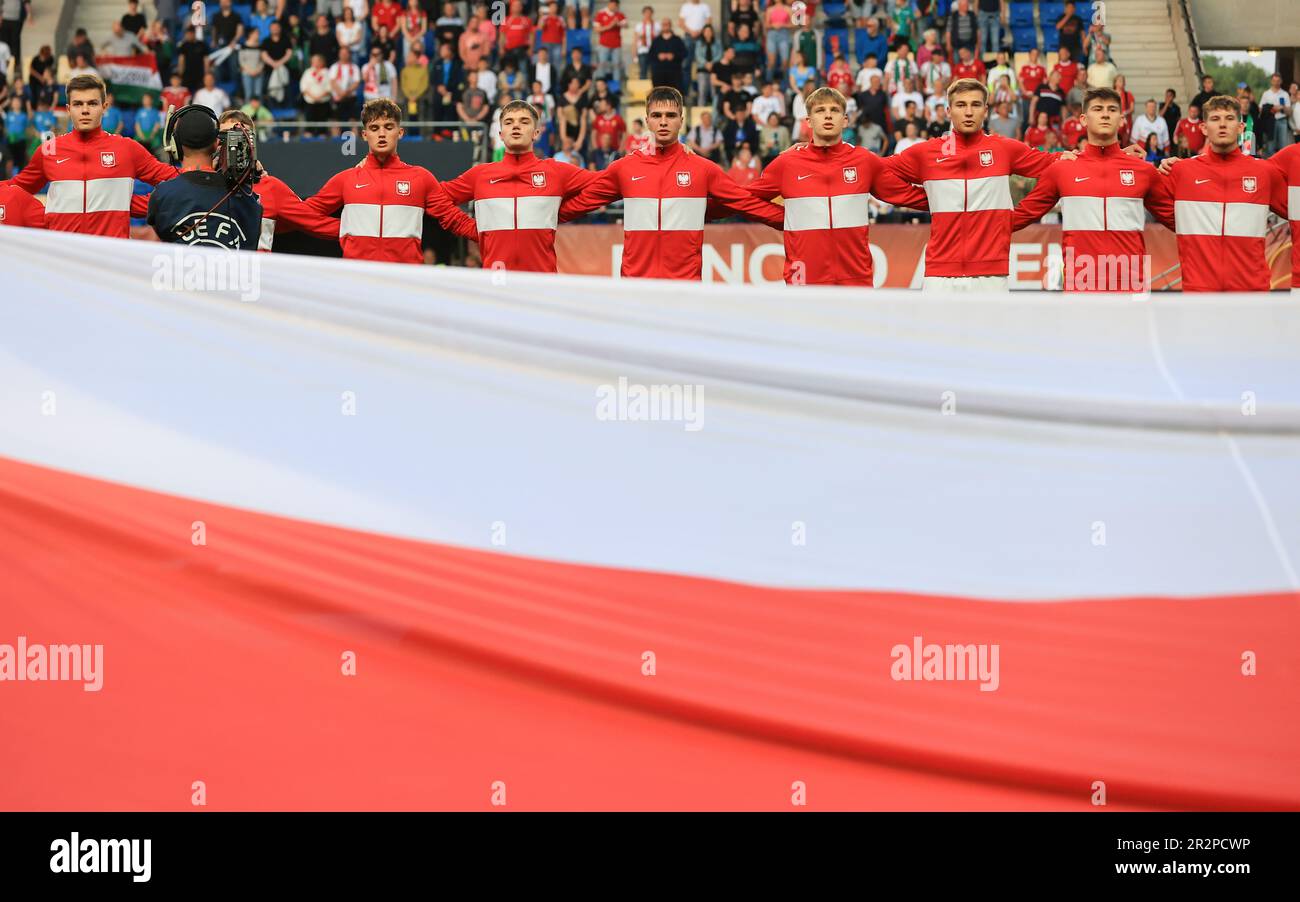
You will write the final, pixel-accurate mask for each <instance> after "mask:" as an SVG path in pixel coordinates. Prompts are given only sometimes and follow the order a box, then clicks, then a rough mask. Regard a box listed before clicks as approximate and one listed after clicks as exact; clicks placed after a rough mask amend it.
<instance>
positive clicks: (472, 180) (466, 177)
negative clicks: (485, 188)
mask: <svg viewBox="0 0 1300 902" xmlns="http://www.w3.org/2000/svg"><path fill="white" fill-rule="evenodd" d="M477 169H478V166H471V167H470V168H469V169H466V170H465V171H464V172H462V173H461V174H460V175H458V176H456V177H455V178H454V179H452V180H451V181H450V182H443V183H442V190H443V191H445V192H447V197H448V198H450V200H451V202H452V203H453V204H465V203H469V202H470V201H472V200H473V199H474V191H475V189H476V188H477V187H478V172H477V171H476V170H477Z"/></svg>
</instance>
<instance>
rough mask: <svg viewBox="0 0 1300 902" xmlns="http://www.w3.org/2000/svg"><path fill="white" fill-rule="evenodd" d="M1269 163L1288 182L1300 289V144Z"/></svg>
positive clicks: (1294, 280) (1295, 282) (1294, 274)
mask: <svg viewBox="0 0 1300 902" xmlns="http://www.w3.org/2000/svg"><path fill="white" fill-rule="evenodd" d="M1183 121H1186V120H1183ZM1268 162H1269V163H1270V164H1271V165H1272V166H1273V167H1274V168H1275V169H1277V170H1278V172H1279V173H1280V174H1281V176H1282V177H1283V178H1284V179H1285V180H1286V195H1287V218H1288V219H1290V221H1291V287H1292V288H1300V144H1289V145H1287V146H1286V147H1284V148H1282V149H1281V150H1279V151H1278V152H1277V153H1275V154H1273V156H1271V157H1269V158H1268Z"/></svg>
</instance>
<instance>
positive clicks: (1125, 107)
mask: <svg viewBox="0 0 1300 902" xmlns="http://www.w3.org/2000/svg"><path fill="white" fill-rule="evenodd" d="M1112 87H1113V88H1114V89H1115V93H1116V94H1118V95H1119V108H1120V115H1122V116H1123V117H1124V123H1123V124H1122V125H1121V126H1120V132H1119V134H1120V136H1121V137H1120V140H1121V142H1122V141H1123V139H1124V138H1126V137H1128V133H1129V131H1130V130H1131V129H1132V128H1133V113H1134V112H1135V110H1136V107H1137V100H1136V99H1135V98H1134V97H1133V92H1132V91H1130V90H1129V89H1128V79H1126V78H1125V77H1124V76H1123V75H1122V74H1121V75H1116V76H1115V84H1114V85H1112Z"/></svg>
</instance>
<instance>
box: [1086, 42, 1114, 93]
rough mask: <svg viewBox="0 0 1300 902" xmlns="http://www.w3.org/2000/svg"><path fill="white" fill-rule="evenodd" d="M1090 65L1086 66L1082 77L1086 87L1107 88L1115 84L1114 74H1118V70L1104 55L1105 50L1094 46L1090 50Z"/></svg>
mask: <svg viewBox="0 0 1300 902" xmlns="http://www.w3.org/2000/svg"><path fill="white" fill-rule="evenodd" d="M1092 54H1093V55H1092V65H1091V66H1089V67H1088V71H1087V72H1086V73H1085V75H1084V78H1085V80H1086V82H1087V87H1088V88H1090V89H1091V88H1109V87H1110V86H1111V85H1113V84H1115V76H1116V75H1119V70H1118V69H1116V68H1115V64H1114V63H1112V62H1111V61H1110V60H1109V59H1108V58H1107V57H1106V51H1105V50H1103V49H1102V48H1100V47H1095V48H1094V49H1093V51H1092Z"/></svg>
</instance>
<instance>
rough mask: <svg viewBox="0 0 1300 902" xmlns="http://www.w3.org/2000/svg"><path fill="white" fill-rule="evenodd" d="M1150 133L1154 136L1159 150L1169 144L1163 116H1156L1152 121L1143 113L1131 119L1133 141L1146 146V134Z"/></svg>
mask: <svg viewBox="0 0 1300 902" xmlns="http://www.w3.org/2000/svg"><path fill="white" fill-rule="evenodd" d="M1150 134H1154V135H1155V136H1156V144H1157V145H1159V147H1160V149H1161V150H1164V149H1165V148H1166V147H1168V146H1169V126H1168V125H1167V124H1166V123H1165V120H1164V118H1163V117H1161V116H1156V118H1155V121H1154V122H1153V121H1152V120H1150V119H1148V118H1147V114H1146V113H1143V114H1142V115H1141V116H1138V117H1137V118H1136V119H1134V120H1133V132H1132V137H1133V143H1134V144H1141V145H1142V146H1143V147H1146V144H1147V135H1150Z"/></svg>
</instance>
